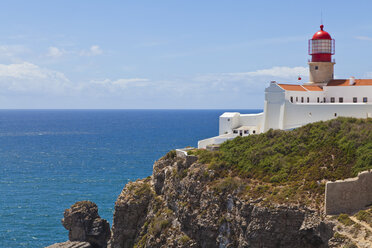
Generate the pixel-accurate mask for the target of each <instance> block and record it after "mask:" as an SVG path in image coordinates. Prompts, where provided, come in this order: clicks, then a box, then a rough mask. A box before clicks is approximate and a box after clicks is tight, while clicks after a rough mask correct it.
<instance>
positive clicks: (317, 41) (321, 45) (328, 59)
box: [309, 25, 335, 85]
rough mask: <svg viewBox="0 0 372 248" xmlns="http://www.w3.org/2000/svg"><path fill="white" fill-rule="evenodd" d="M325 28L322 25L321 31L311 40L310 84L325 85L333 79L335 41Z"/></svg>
mask: <svg viewBox="0 0 372 248" xmlns="http://www.w3.org/2000/svg"><path fill="white" fill-rule="evenodd" d="M323 28H324V26H323V25H320V30H319V31H318V32H316V33H315V34H314V35H313V38H312V39H310V40H309V55H311V61H310V62H309V70H310V75H309V76H310V78H309V79H310V80H309V81H310V82H309V84H318V85H319V84H320V85H323V84H327V83H328V82H329V81H330V80H332V79H333V74H334V73H333V70H334V69H333V67H334V64H335V62H334V61H332V55H334V54H335V40H334V39H332V37H331V35H330V34H329V33H328V32H326V31H324V30H323Z"/></svg>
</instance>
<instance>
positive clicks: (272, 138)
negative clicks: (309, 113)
mask: <svg viewBox="0 0 372 248" xmlns="http://www.w3.org/2000/svg"><path fill="white" fill-rule="evenodd" d="M192 153H193V154H195V155H197V156H198V158H199V162H201V163H204V164H208V167H209V168H210V169H213V170H215V172H216V177H220V178H221V177H227V176H232V177H234V176H238V177H240V178H243V179H250V180H251V181H255V182H259V184H263V185H267V186H265V187H266V188H262V187H263V185H261V188H257V187H252V188H251V189H250V190H249V192H251V193H254V192H257V191H270V193H267V192H266V195H265V196H266V197H269V198H271V199H272V200H275V199H278V200H288V199H289V200H291V199H292V200H293V199H294V198H297V199H299V197H301V196H303V195H304V194H310V195H312V196H316V195H322V194H323V193H324V182H325V181H326V180H331V181H333V180H339V179H345V178H349V177H354V176H356V175H357V174H358V172H361V171H364V170H367V169H372V119H355V118H343V117H341V118H337V119H333V120H330V121H326V122H322V121H321V122H317V123H312V124H308V125H306V126H303V127H300V128H298V129H295V130H292V131H282V130H269V131H268V132H266V133H263V134H259V135H251V136H248V137H237V138H235V139H234V140H231V141H227V142H225V143H223V144H222V145H221V146H220V150H219V151H214V152H212V151H207V150H194V151H192ZM308 198H309V197H306V199H308ZM315 198H316V197H315ZM301 200H304V199H301ZM321 201H322V200H321V199H320V198H318V199H317V202H318V203H319V204H320V203H321Z"/></svg>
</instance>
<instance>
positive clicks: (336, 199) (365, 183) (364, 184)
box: [325, 171, 372, 215]
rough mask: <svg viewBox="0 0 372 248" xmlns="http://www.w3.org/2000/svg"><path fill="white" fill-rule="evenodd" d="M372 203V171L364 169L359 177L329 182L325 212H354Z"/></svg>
mask: <svg viewBox="0 0 372 248" xmlns="http://www.w3.org/2000/svg"><path fill="white" fill-rule="evenodd" d="M371 204H372V172H371V171H364V172H361V173H359V175H358V177H355V178H349V179H346V180H338V181H335V182H327V184H326V189H325V213H326V214H327V215H337V214H341V213H347V214H352V213H355V212H357V211H359V210H361V209H364V208H366V207H367V206H370V205H371Z"/></svg>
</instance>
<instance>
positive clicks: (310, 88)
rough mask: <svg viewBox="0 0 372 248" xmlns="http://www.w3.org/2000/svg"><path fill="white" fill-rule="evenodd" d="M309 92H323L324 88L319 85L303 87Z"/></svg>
mask: <svg viewBox="0 0 372 248" xmlns="http://www.w3.org/2000/svg"><path fill="white" fill-rule="evenodd" d="M302 87H304V88H305V89H307V90H308V91H323V88H322V87H320V86H317V85H303V86H302Z"/></svg>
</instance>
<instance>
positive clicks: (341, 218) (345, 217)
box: [337, 214, 355, 226]
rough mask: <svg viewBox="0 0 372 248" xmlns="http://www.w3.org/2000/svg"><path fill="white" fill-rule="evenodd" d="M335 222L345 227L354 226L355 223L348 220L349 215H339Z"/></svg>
mask: <svg viewBox="0 0 372 248" xmlns="http://www.w3.org/2000/svg"><path fill="white" fill-rule="evenodd" d="M337 220H338V221H339V222H341V223H342V224H344V225H345V226H352V225H354V224H355V222H354V221H353V220H352V219H350V217H349V215H347V214H340V215H339V216H338V217H337Z"/></svg>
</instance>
